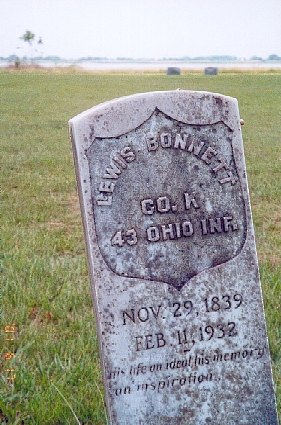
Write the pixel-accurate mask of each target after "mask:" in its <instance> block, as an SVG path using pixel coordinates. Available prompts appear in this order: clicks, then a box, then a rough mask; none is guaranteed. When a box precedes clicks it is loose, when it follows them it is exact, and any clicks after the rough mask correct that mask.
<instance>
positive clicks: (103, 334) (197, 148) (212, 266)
mask: <svg viewBox="0 0 281 425" xmlns="http://www.w3.org/2000/svg"><path fill="white" fill-rule="evenodd" d="M70 130H71V138H72V142H73V149H74V157H75V163H76V172H77V179H78V185H79V195H80V202H81V209H82V215H83V222H84V229H85V237H86V242H87V248H88V257H89V268H90V274H91V281H92V287H93V294H94V301H95V311H96V318H97V328H98V336H99V341H100V350H101V363H102V369H103V377H104V385H105V392H106V404H107V409H108V414H109V423H110V424H114V425H152V424H153V425H155V424H157V425H168V424H169V425H170V424H175V425H186V424H193V425H203V424H204V425H205V424H213V425H234V424H235V425H236V424H245V425H277V423H278V420H277V413H276V405H275V397H274V390H273V382H272V375H271V366H270V355H269V350H268V342H267V336H266V328H265V321H264V313H263V305H262V296H261V289H260V283H259V275H258V266H257V258H256V252H255V241H254V233H253V226H252V220H251V212H250V204H249V197H248V187H247V179H246V173H245V163H244V156H243V147H242V136H241V128H240V124H239V112H238V106H237V101H236V99H233V98H230V97H225V96H222V95H218V94H212V93H207V92H189V91H180V90H179V91H171V92H156V93H146V94H139V95H134V96H130V97H125V98H121V99H117V100H113V101H111V102H107V103H105V104H102V105H99V106H97V107H95V108H92V109H90V110H88V111H86V112H84V113H82V114H81V115H78V116H77V117H75V118H73V119H72V120H71V121H70Z"/></svg>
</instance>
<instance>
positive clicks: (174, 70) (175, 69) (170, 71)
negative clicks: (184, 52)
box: [167, 66, 181, 75]
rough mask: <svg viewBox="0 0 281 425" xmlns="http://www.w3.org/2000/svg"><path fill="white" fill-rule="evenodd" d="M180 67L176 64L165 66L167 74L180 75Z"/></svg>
mask: <svg viewBox="0 0 281 425" xmlns="http://www.w3.org/2000/svg"><path fill="white" fill-rule="evenodd" d="M180 74H181V69H180V68H178V67H176V66H169V67H168V68H167V75H180Z"/></svg>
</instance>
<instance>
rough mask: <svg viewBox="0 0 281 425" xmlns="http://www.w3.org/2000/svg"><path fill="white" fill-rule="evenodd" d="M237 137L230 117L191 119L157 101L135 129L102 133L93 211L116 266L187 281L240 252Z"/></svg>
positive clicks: (106, 253)
mask: <svg viewBox="0 0 281 425" xmlns="http://www.w3.org/2000/svg"><path fill="white" fill-rule="evenodd" d="M231 142H232V130H231V129H230V128H229V127H228V126H227V125H226V124H224V123H223V122H217V123H214V124H211V125H187V124H184V123H182V122H179V121H176V120H175V119H172V118H171V117H169V116H167V115H166V114H164V113H163V112H161V111H160V110H158V109H156V110H155V111H154V112H153V114H152V115H151V116H150V118H149V119H148V120H146V121H145V122H144V123H142V124H141V125H140V126H139V127H138V128H137V129H134V130H133V131H130V132H128V133H126V134H122V135H120V136H118V137H113V138H97V139H95V141H94V143H92V145H91V146H90V148H89V149H88V150H87V157H88V161H89V166H90V174H91V176H92V184H91V189H92V199H93V204H94V219H95V224H96V232H97V237H98V244H99V248H100V250H101V253H102V255H103V257H104V260H105V262H106V264H107V265H108V267H109V268H110V269H111V270H112V271H114V272H115V273H117V274H119V275H122V276H127V277H132V278H143V279H149V280H156V281H160V282H165V283H168V284H170V285H173V286H174V287H176V288H178V289H180V288H181V287H182V286H183V285H184V284H185V283H186V282H187V281H188V280H189V279H190V278H191V277H192V276H195V275H196V274H198V273H200V272H201V271H202V270H206V269H209V268H212V267H215V266H217V265H219V264H222V263H224V262H226V261H229V260H231V259H232V258H233V257H235V256H236V255H237V254H238V253H239V252H240V250H241V248H242V246H243V243H244V240H245V234H246V224H245V208H244V202H243V196H242V193H241V186H240V182H239V178H238V175H237V170H236V165H235V159H234V156H233V149H232V143H231ZM199 259H200V261H198V260H199Z"/></svg>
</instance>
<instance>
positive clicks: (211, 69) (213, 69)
mask: <svg viewBox="0 0 281 425" xmlns="http://www.w3.org/2000/svg"><path fill="white" fill-rule="evenodd" d="M204 73H205V75H217V73H218V68H217V67H216V66H208V67H207V68H205V69H204Z"/></svg>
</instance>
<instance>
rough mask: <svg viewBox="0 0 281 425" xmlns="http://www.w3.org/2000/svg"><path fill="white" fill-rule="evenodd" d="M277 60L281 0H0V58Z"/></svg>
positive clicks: (280, 30) (280, 26) (279, 52)
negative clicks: (28, 39)
mask: <svg viewBox="0 0 281 425" xmlns="http://www.w3.org/2000/svg"><path fill="white" fill-rule="evenodd" d="M26 30H30V31H32V32H34V33H35V34H36V36H41V37H42V39H43V45H42V46H38V52H36V53H35V54H36V55H37V54H38V55H42V56H48V55H57V56H61V57H64V58H79V57H82V56H107V57H118V56H119V57H120V56H123V57H134V58H140V57H145V58H162V57H181V56H202V55H208V56H209V55H218V54H220V55H222V54H227V55H234V56H237V57H239V58H244V57H245V58H249V57H251V56H252V55H258V56H261V57H263V58H266V57H267V56H268V55H270V54H272V53H275V54H278V55H280V56H281V0H267V1H264V0H0V37H1V38H0V39H1V43H0V56H9V55H11V54H17V55H19V56H23V55H24V54H25V53H26V52H27V46H25V43H23V41H21V40H19V37H20V36H22V35H23V33H24V32H25V31H26Z"/></svg>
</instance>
